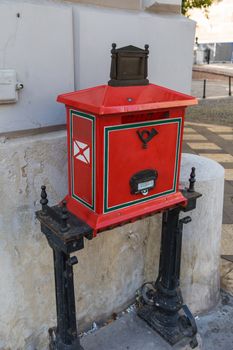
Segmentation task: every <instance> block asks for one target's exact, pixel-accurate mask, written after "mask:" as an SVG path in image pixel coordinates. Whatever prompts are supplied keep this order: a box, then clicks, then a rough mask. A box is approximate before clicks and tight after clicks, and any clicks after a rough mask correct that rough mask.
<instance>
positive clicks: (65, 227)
mask: <svg viewBox="0 0 233 350" xmlns="http://www.w3.org/2000/svg"><path fill="white" fill-rule="evenodd" d="M68 218H69V214H68V210H67V208H66V201H65V200H63V201H62V213H61V231H62V232H66V231H68V230H69V227H68V225H67V220H68Z"/></svg>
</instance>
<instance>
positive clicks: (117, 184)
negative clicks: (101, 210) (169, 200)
mask: <svg viewBox="0 0 233 350" xmlns="http://www.w3.org/2000/svg"><path fill="white" fill-rule="evenodd" d="M152 128H154V129H155V130H156V131H157V132H158V134H157V135H155V137H153V138H152V140H151V141H150V142H149V143H148V146H147V148H143V144H142V141H141V140H140V138H139V136H138V134H137V132H138V131H143V130H148V131H150V130H151V129H152ZM180 132H181V118H179V119H175V120H172V119H171V120H169V119H166V120H162V121H157V122H149V123H136V124H135V123H134V124H128V125H124V126H118V127H117V126H115V127H112V128H106V130H105V135H106V140H105V144H106V145H105V146H106V150H105V152H106V159H105V162H106V164H105V171H106V181H107V183H105V194H104V195H105V196H106V197H107V198H106V208H105V211H109V210H114V209H116V208H119V207H122V206H123V207H126V206H130V205H134V204H136V203H137V202H140V201H147V200H149V198H151V199H153V198H156V197H159V196H160V197H161V196H165V195H167V194H171V193H174V192H176V185H177V176H178V162H179V147H180ZM144 169H154V170H156V171H157V172H158V179H157V180H156V185H155V187H154V188H153V189H151V190H149V193H148V194H147V195H146V196H144V195H143V194H141V193H138V194H132V193H131V189H130V179H131V177H132V176H133V175H134V174H135V173H137V172H139V171H142V170H144Z"/></svg>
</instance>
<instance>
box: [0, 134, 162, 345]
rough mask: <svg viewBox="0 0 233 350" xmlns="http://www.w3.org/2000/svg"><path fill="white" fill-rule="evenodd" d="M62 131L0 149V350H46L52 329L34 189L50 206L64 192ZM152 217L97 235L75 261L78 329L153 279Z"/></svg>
mask: <svg viewBox="0 0 233 350" xmlns="http://www.w3.org/2000/svg"><path fill="white" fill-rule="evenodd" d="M66 162H67V155H66V135H65V131H60V132H53V133H48V134H42V135H38V136H31V137H26V138H16V139H4V138H2V139H1V143H0V188H1V192H0V201H1V203H2V205H1V210H0V274H1V279H0V283H1V285H0V304H1V309H0V349H1V350H3V349H4V350H5V349H7V350H8V349H11V350H16V349H24V350H31V349H33V350H34V349H39V350H43V349H47V329H48V328H49V327H50V326H54V325H55V324H56V319H55V295H54V277H53V260H52V251H51V249H50V248H49V247H48V244H47V241H46V239H45V237H44V236H43V234H42V233H41V232H40V225H39V223H38V222H37V221H36V219H35V214H34V213H35V211H36V210H38V209H39V208H40V204H39V199H40V186H41V184H46V186H47V190H48V195H49V200H50V204H54V203H57V202H58V201H60V200H61V199H62V198H63V197H64V196H65V194H66V192H67V172H66ZM159 242H160V216H159V215H157V216H154V217H152V218H148V219H146V220H142V221H138V222H136V223H134V224H129V225H126V226H124V227H120V228H117V229H115V230H112V231H108V232H105V233H101V234H100V235H99V236H98V237H97V238H95V239H94V240H92V241H86V242H85V249H84V250H82V251H80V252H79V253H78V254H77V256H78V258H79V264H78V265H76V266H75V269H74V270H75V289H76V302H77V310H78V319H79V321H80V326H81V329H83V328H85V327H86V326H88V325H90V323H91V322H93V321H94V320H95V321H98V320H100V319H102V318H105V317H107V316H109V315H111V313H113V312H117V311H119V310H120V309H122V308H123V307H124V306H125V305H128V304H129V303H130V302H131V301H132V300H133V299H134V297H135V291H136V290H137V288H139V287H140V286H141V285H142V283H143V282H144V281H145V280H151V279H152V280H153V279H154V278H155V276H156V273H157V271H156V270H157V263H156V261H158V254H159Z"/></svg>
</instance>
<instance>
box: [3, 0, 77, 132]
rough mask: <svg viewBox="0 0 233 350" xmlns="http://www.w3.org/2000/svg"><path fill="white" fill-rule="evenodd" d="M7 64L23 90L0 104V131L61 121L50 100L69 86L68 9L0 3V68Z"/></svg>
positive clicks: (71, 81) (71, 82)
mask: <svg viewBox="0 0 233 350" xmlns="http://www.w3.org/2000/svg"><path fill="white" fill-rule="evenodd" d="M17 14H19V16H20V17H17ZM8 68H12V69H15V70H16V73H17V78H18V80H19V81H20V82H21V83H23V85H24V88H23V90H21V91H20V92H19V101H18V102H17V103H14V104H4V105H0V133H2V132H5V131H13V130H20V129H31V128H38V127H42V126H47V125H52V124H62V123H64V111H63V108H62V106H61V105H59V104H58V103H56V102H55V101H56V96H57V95H58V93H59V92H60V91H63V90H64V91H67V92H68V91H70V90H73V88H74V67H73V27H72V9H71V7H68V6H64V5H62V6H61V5H59V4H54V3H51V2H44V3H43V4H42V5H40V4H35V3H34V4H32V3H27V2H23V1H17V2H15V1H1V2H0V69H8ZM0 99H1V96H0Z"/></svg>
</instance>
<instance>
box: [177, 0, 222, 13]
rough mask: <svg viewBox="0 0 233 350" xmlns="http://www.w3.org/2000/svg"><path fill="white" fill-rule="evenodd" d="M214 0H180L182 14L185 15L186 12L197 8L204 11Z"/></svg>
mask: <svg viewBox="0 0 233 350" xmlns="http://www.w3.org/2000/svg"><path fill="white" fill-rule="evenodd" d="M214 2H215V0H182V13H183V15H187V13H188V10H191V9H193V8H199V9H204V10H206V9H207V8H208V7H210V6H211V5H212V4H213V3H214Z"/></svg>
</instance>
